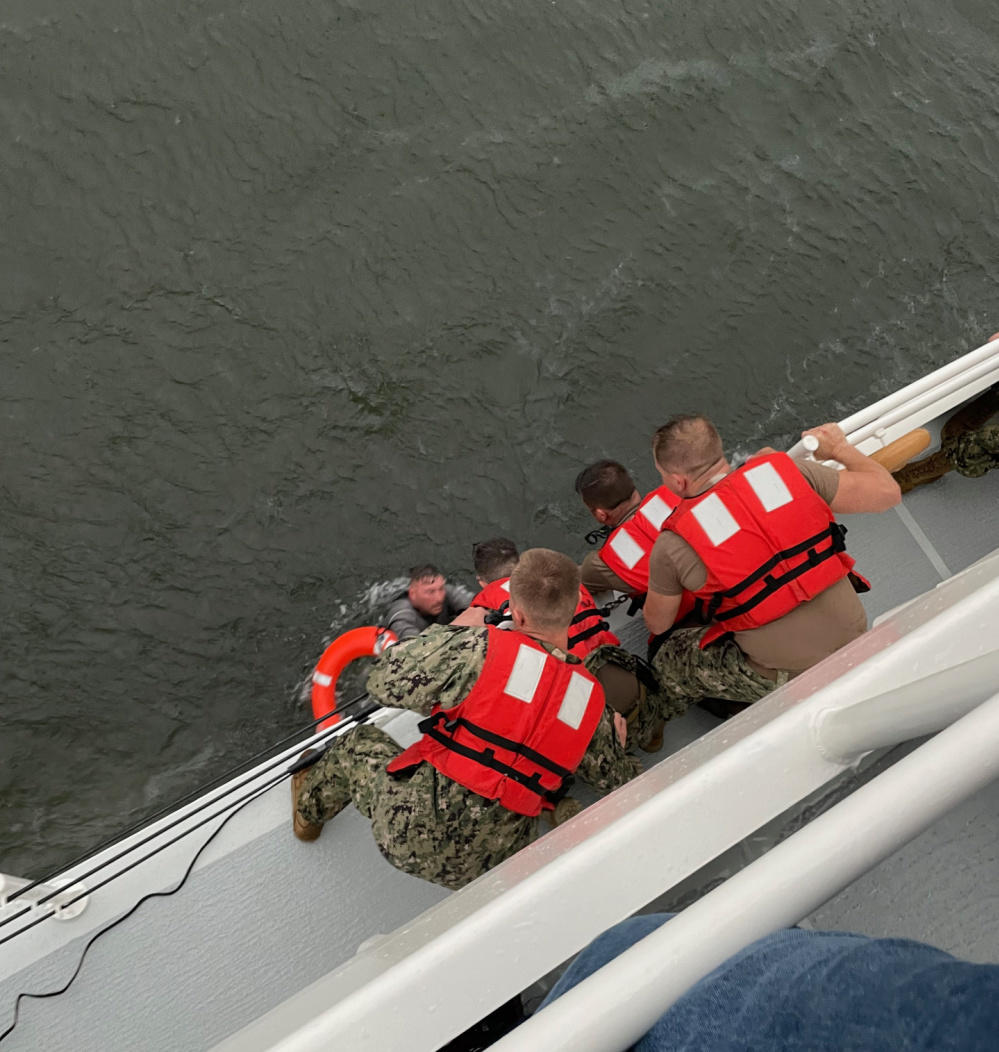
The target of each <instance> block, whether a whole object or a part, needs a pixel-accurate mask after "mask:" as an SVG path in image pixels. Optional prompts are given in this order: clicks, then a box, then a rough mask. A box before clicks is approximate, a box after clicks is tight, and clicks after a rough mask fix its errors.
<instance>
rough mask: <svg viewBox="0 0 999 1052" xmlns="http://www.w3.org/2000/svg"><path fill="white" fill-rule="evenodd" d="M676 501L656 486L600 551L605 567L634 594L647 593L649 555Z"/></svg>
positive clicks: (663, 489)
mask: <svg viewBox="0 0 999 1052" xmlns="http://www.w3.org/2000/svg"><path fill="white" fill-rule="evenodd" d="M679 503H680V498H679V497H678V496H677V495H676V494H675V493H674V492H673V491H672V490H670V489H668V488H667V487H666V486H660V487H659V488H658V489H654V490H653V491H652V492H651V493H649V494H647V495H646V496H645V497H643V498H642V503H641V504H639V505H638V508H637V510H636V511H635V514H634V515H632V516H631V518H629V519H626V520H625V521H624V522H622V523H621V525H620V526H616V527H615V528H614V529H613V530H611V532H610V533H609V534H608V536H607V540H606V541H604V543H603V547H602V548H601V549H600V558H601V559H602V560H603V561H604V564H605V565H606V566H607V568H608V569H609V570H610V571H611V572H612V573H614V574H616V575H617V576H618V577H620V578H621V580H622V581H624V582H625V584H627V585H628V587H629V588H630V589H631V590H632V592H633V593H634V594H636V595H644V594H645V592H647V591H648V590H649V552H651V551H652V545H653V544H655V543H656V538H657V537H658V536H659V533H660V531H661V530H662V528H663V523H665V522H666V521H667V519H668V518H669V517H670V515H671V514H672V512H673V509H674V508H675V507H676V506H677V505H678V504H679Z"/></svg>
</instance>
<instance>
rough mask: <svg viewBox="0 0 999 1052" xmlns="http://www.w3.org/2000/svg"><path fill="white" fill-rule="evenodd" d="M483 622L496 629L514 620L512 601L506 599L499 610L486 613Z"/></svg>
mask: <svg viewBox="0 0 999 1052" xmlns="http://www.w3.org/2000/svg"><path fill="white" fill-rule="evenodd" d="M482 620H483V621H484V623H485V624H487V625H492V626H493V627H494V628H495V627H496V626H497V625H501V624H503V622H504V621H511V620H513V619H512V618H511V617H510V600H509V599H505V600H504V601H503V602H502V603H500V608H499V610H487V611H486V613H485V617H483V619H482Z"/></svg>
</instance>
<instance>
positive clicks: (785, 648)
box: [649, 460, 867, 673]
mask: <svg viewBox="0 0 999 1052" xmlns="http://www.w3.org/2000/svg"><path fill="white" fill-rule="evenodd" d="M795 463H796V464H797V466H798V469H799V470H800V471H801V473H802V475H804V477H805V480H806V481H807V482H808V484H809V485H810V486H811V487H812V489H814V490H815V492H816V493H817V494H818V495H819V496H820V497H821V498H822V499H823V500H824V501H825V502H826V504H831V503H832V501H833V498H834V497H835V496H836V490H837V489H838V488H839V472H838V471H837V470H836V469H835V468H827V467H825V466H824V465H822V464H817V463H815V462H814V461H808V460H805V461H796V462H795ZM707 576H708V571H707V567H706V566H705V565H704V563H703V562H702V561H701V559H700V558H699V557H698V555H697V553H696V552H695V551H694V549H693V548H691V547H690V545H689V544H688V543H687V542H686V541H685V540H683V539H682V538H681V537H679V536H677V534H675V533H671V532H670V531H669V530H666V531H664V532H663V533H661V534H660V535H659V537H658V538H657V539H656V543H655V545H653V548H652V553H651V555H650V556H649V591H650V592H658V593H659V594H660V595H679V594H680V593H681V592H682V591H683V590H684V589H685V588H686V589H689V590H690V591H696V590H697V589H698V588H701V587H702V586H703V585H704V582H705V581H706V580H707ZM866 629H867V614H866V613H865V611H864V608H863V606H862V605H861V602H860V600H859V599H858V598H857V593H856V592H855V591H854V590H853V586H852V585H851V584H850V582H849V580H848V579H847V578H845V577H844V578H843V580H841V581H837V582H836V583H835V584H833V585H830V586H829V587H828V588H827V589H826V590H825V591H824V592H821V593H819V595H817V596H816V597H815V598H814V599H810V600H809V601H808V602H807V603H802V604H801V605H800V606H796V607H795V608H794V609H793V610H792V611H791V612H790V613H789V614H785V615H784V616H783V617H780V618H778V619H777V620H776V621H771V622H770V624H768V625H763V627H762V628H753V629H750V630H749V631H748V632H736V633H735V634H734V638H735V641H736V643H738V645H739V647H740V649H741V650H742V652H743V653H744V654H745V655H746V657H748V658H749V660H750V663H751V664H752V665H753V666H755V667H756V668H757V669H758V670H759V671H761V672H764V673H770V672H774V671H776V670H786V671H788V672H801V671H802V670H803V669H806V668H810V667H811V666H812V665H814V664H817V663H818V662H819V661H821V660H822V659H823V658H825V657H828V656H829V655H830V654H832V653H833V652H834V651H836V650H839V648H840V647H842V646H845V645H846V644H847V643H849V642H850V641H851V640H853V639H856V638H857V636H859V635H861V634H862V633H863V632H864V631H866Z"/></svg>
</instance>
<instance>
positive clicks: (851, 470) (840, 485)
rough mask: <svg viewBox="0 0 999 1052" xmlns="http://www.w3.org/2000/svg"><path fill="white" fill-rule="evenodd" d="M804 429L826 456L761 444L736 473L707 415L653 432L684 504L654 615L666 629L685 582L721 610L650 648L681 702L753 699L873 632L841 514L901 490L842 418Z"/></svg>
mask: <svg viewBox="0 0 999 1052" xmlns="http://www.w3.org/2000/svg"><path fill="white" fill-rule="evenodd" d="M805 433H806V434H811V435H814V436H815V438H816V439H817V440H818V443H819V445H818V448H817V449H816V451H815V458H816V461H818V460H834V461H837V462H838V463H840V464H842V465H843V468H844V470H842V471H837V470H836V469H834V468H829V467H826V466H824V465H822V464H819V463H814V462H810V461H801V462H799V461H795V460H792V459H791V458H790V457H789V456H787V454H785V453H776V452H774V451H772V450H769V451H762V452H761V453H760V454H757V455H756V456H754V457H750V459H749V460H748V461H747V462H746V464H744V465H743V466H742V467H740V468H738V469H736V470H733V469H732V467H731V466H730V465H729V463H728V461H727V460H726V458H725V454H724V450H723V448H722V443H721V439H720V438H719V436H718V432H717V431H716V430H715V428H714V427H713V425H712V424H711V423H710V421H708V420H706V419H705V418H704V417H701V416H679V417H674V418H673V419H672V420H671V421H670V422H669V423H667V424H665V425H664V426H663V427H661V428H659V430H658V431H657V432H656V434H655V437H654V438H653V456H654V459H655V463H656V467H657V469H658V471H659V474H660V476H661V478H662V480H663V484H664V485H665V486H667V487H669V489H670V490H672V491H673V492H674V493H675V494H676V495H677V496H679V497H681V498H682V500H681V502H680V504H679V506H678V507H677V509H676V510H675V511H674V512H673V514H672V515H670V517H669V518H668V519H667V520H666V521H665V522H664V524H663V528H662V533H661V534H660V535H659V537H658V539H657V540H656V542H655V545H654V547H653V549H652V554H651V556H650V558H649V593H648V597H647V599H646V602H645V608H644V609H645V620H646V623H647V624H648V627H649V631H650V632H652V633H653V634H656V635H657V634H659V633H661V632H665V631H666V630H667V629H668V628H669V627H670V626H671V625H672V624H673V620H674V618H675V616H676V612H677V610H678V609H679V605H680V597H681V593H682V592H683V590H684V589H687V590H689V591H691V592H693V593H694V595H695V596H696V597H697V598H698V600H699V601H700V603H701V604H702V605H703V611H704V613H705V615H706V616H707V617H709V618H710V619H711V623H710V624H709V625H708V627H707V628H678V629H677V630H676V631H675V632H673V633H672V634H671V635H670V637H669V639H668V640H667V641H666V642H665V643H664V644H663V646H662V647H661V648H660V649H659V650H658V652H657V653H656V654H655V655H654V656H653V660H652V664H653V667H654V668H655V670H656V673H657V675H658V677H659V679H660V680H661V681H662V683H663V684H664V686H665V687H666V688H667V690H668V691H669V693H670V694H671V695H672V697H673V701H674V704H675V705H679V704H683V703H686V704H688V705H689V704H691V703H693V702H696V701H698V700H699V699H701V698H704V697H709V698H723V699H726V700H728V701H741V702H752V701H756V700H758V699H759V698H762V697H763V696H764V695H765V694H767V693H769V692H770V691H771V690H773V689H774V688H775V687H777V686H779V685H781V684H783V683H785V682H787V680H788V679H789V678H790V677H792V676H794V675H796V674H797V673H798V672H801V671H803V670H804V669H806V668H809V667H811V666H812V665H814V664H816V663H817V662H819V661H821V660H822V659H823V658H824V657H826V656H828V655H829V654H831V653H833V652H834V651H835V650H838V649H839V648H840V647H842V646H844V645H846V644H847V643H849V642H850V641H851V640H853V639H856V638H857V636H859V635H861V634H862V633H863V632H864V631H865V630H866V628H867V617H866V614H865V612H864V608H863V606H862V605H861V603H860V600H859V599H858V598H857V595H856V591H855V589H857V588H859V589H860V590H861V591H866V590H867V585H866V582H864V581H863V579H862V578H859V577H858V576H857V575H856V574H854V573H853V570H852V567H853V560H852V559H851V558H850V557H849V556H848V555H847V554H846V552H845V550H844V545H843V534H844V533H845V532H846V531H845V529H844V528H843V527H841V526H839V525H838V524H837V523H836V522H835V520H834V519H833V512H839V513H843V514H849V513H854V512H879V511H886V510H888V509H889V508H891V507H893V506H894V505H896V504H897V503H898V502H899V500H900V499H901V493H900V491H899V487H898V484H897V483H896V482H895V480H894V479H893V478H892V477H891V475H890V474H889V473H888V471H886V470H885V469H884V468H883V467H881V465H880V464H878V463H876V462H875V461H873V460H871V459H870V458H869V457H866V456H864V454H863V453H860V452H859V451H858V450H856V449H854V447H853V446H851V445H850V443H849V442H848V441H847V439H846V436H845V435H844V434H843V431H842V429H841V428H840V427H839V426H838V425H836V424H823V425H822V426H821V427H816V428H812V429H811V430H810V431H808V432H805Z"/></svg>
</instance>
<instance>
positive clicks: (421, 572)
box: [409, 563, 444, 584]
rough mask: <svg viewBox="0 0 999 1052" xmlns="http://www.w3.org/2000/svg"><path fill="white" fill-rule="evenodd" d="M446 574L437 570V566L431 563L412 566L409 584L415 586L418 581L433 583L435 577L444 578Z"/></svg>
mask: <svg viewBox="0 0 999 1052" xmlns="http://www.w3.org/2000/svg"><path fill="white" fill-rule="evenodd" d="M443 576H444V574H442V573H441V572H440V570H438V569H437V567H436V566H433V565H431V564H430V563H423V564H422V565H421V566H412V567H410V570H409V583H410V584H415V583H416V582H417V581H431V580H433V579H434V578H435V577H443Z"/></svg>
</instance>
